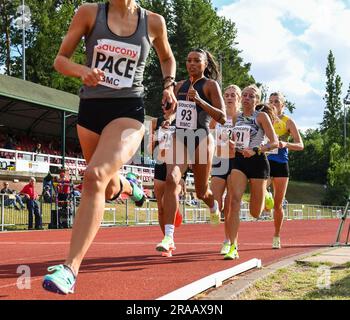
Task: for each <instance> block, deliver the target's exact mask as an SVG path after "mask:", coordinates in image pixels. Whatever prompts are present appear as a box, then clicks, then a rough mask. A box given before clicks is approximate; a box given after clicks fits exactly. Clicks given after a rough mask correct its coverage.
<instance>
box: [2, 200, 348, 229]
mask: <svg viewBox="0 0 350 320" xmlns="http://www.w3.org/2000/svg"><path fill="white" fill-rule="evenodd" d="M6 197H8V196H7V195H4V194H0V230H1V231H4V230H17V229H26V228H27V226H28V211H27V209H26V208H24V209H19V210H16V209H15V208H14V207H13V206H11V205H9V204H8V201H6V200H7V199H8V198H6ZM79 200H80V199H79V198H78V197H75V198H74V199H73V201H72V220H71V223H73V220H74V215H75V212H76V210H77V208H78V207H79ZM39 202H40V212H41V215H42V223H43V226H44V227H48V226H49V224H50V223H51V222H52V215H53V214H56V213H57V209H58V208H57V203H55V202H53V203H45V202H44V201H43V199H42V198H40V199H39ZM284 209H285V210H284V211H285V219H286V220H302V219H306V220H310V219H336V218H340V216H341V215H342V212H343V210H344V207H331V206H318V205H306V204H288V205H286V206H285V208H284ZM180 211H181V212H182V215H183V223H185V224H186V223H208V222H209V217H210V213H209V209H208V208H207V206H206V205H205V204H203V203H201V202H198V203H193V202H187V201H185V200H183V201H180ZM348 216H349V217H350V210H349V211H348ZM222 218H223V217H222ZM240 219H241V220H242V221H256V219H254V218H252V217H251V216H250V214H249V203H246V202H242V204H241V210H240ZM272 219H273V210H271V211H264V212H262V214H261V216H260V218H259V219H258V220H272ZM156 224H158V209H157V202H156V200H155V199H147V200H146V202H145V203H144V205H143V207H141V208H138V207H135V205H134V203H133V202H132V201H129V200H125V201H123V202H121V203H106V206H105V212H104V216H103V221H102V223H101V226H127V225H156Z"/></svg>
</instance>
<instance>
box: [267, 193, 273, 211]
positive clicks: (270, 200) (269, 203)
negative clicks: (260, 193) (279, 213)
mask: <svg viewBox="0 0 350 320" xmlns="http://www.w3.org/2000/svg"><path fill="white" fill-rule="evenodd" d="M274 206H275V201H274V199H273V195H272V193H271V192H270V191H266V193H265V209H266V210H271V209H273V207H274Z"/></svg>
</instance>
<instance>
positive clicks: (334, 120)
mask: <svg viewBox="0 0 350 320" xmlns="http://www.w3.org/2000/svg"><path fill="white" fill-rule="evenodd" d="M327 60H328V64H327V68H326V77H327V82H326V94H325V96H324V100H325V101H326V107H325V111H324V114H323V121H322V123H321V129H322V132H323V133H327V135H328V137H329V139H330V141H332V142H337V143H341V138H342V136H343V135H342V127H341V123H340V121H339V119H340V118H341V115H342V113H341V108H342V102H341V87H342V81H341V78H340V76H339V75H337V74H336V65H335V58H334V55H333V52H332V51H329V54H328V58H327Z"/></svg>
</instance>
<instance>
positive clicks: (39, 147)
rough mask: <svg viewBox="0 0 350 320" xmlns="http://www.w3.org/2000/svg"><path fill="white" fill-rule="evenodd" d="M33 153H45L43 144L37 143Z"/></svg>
mask: <svg viewBox="0 0 350 320" xmlns="http://www.w3.org/2000/svg"><path fill="white" fill-rule="evenodd" d="M32 152H35V153H43V150H42V149H41V143H37V144H36V147H35V148H33V150H32Z"/></svg>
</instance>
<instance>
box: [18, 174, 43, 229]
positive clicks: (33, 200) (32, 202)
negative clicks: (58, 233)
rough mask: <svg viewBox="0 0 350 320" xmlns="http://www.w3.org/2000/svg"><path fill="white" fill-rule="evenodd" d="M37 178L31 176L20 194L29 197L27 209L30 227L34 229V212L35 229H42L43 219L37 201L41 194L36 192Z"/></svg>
mask: <svg viewBox="0 0 350 320" xmlns="http://www.w3.org/2000/svg"><path fill="white" fill-rule="evenodd" d="M35 182H36V180H35V178H34V177H30V179H29V183H28V184H26V185H25V186H24V187H23V189H22V190H21V192H20V194H23V195H24V196H25V197H26V199H27V209H28V229H29V230H32V229H33V214H34V216H35V229H36V230H40V229H42V220H41V214H40V209H39V204H38V202H37V200H38V198H39V196H38V194H37V193H36V192H35Z"/></svg>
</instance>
